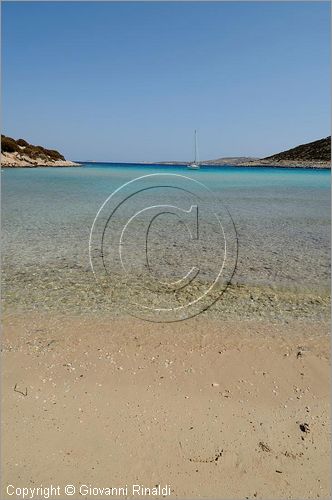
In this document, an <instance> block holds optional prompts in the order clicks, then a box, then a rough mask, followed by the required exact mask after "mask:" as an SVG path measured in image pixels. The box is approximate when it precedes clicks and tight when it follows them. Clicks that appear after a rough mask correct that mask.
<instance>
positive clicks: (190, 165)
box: [187, 130, 200, 170]
mask: <svg viewBox="0 0 332 500" xmlns="http://www.w3.org/2000/svg"><path fill="white" fill-rule="evenodd" d="M187 168H191V169H192V170H197V169H198V168H200V167H199V162H198V154H197V130H195V160H194V161H193V163H189V165H187Z"/></svg>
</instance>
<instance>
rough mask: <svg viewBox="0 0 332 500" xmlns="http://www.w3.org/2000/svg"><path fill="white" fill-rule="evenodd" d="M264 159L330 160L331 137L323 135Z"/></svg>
mask: <svg viewBox="0 0 332 500" xmlns="http://www.w3.org/2000/svg"><path fill="white" fill-rule="evenodd" d="M264 160H273V161H284V160H291V161H319V162H330V161H331V137H325V139H320V140H318V141H313V142H308V143H307V144H301V145H300V146H296V147H295V148H292V149H288V150H287V151H283V152H282V153H278V154H275V155H272V156H268V157H266V158H264Z"/></svg>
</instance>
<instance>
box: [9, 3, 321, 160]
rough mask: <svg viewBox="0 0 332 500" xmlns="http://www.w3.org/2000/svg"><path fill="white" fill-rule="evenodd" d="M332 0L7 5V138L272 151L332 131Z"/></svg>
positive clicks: (181, 151)
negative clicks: (331, 1)
mask: <svg viewBox="0 0 332 500" xmlns="http://www.w3.org/2000/svg"><path fill="white" fill-rule="evenodd" d="M329 21H330V5H329V3H328V2H315V1H313V2H272V3H270V2H234V3H233V2H228V3H227V2H219V3H216V2H211V3H201V2H200V3H196V2H192V3H191V2H189V3H188V2H184V3H158V2H155V3H152V2H142V3H112V2H110V3H105V2H100V3H97V2H91V3H90V2H88V3H87V2H58V3H56V2H45V3H40V2H36V3H28V2H23V3H18V2H17V3H16V2H15V3H9V2H6V3H2V27H3V28H2V41H3V45H2V46H3V49H2V81H3V95H2V100H3V133H5V134H6V135H10V136H12V137H15V138H19V137H23V138H25V139H27V140H28V141H30V142H32V143H34V144H41V145H43V146H45V147H51V148H55V149H59V150H60V151H61V152H63V153H64V154H65V156H66V157H68V158H70V159H78V160H85V159H91V160H100V161H103V160H104V161H107V160H109V161H135V160H136V161H144V160H146V161H155V160H171V159H178V160H186V159H189V158H191V157H192V149H193V148H192V143H193V129H194V128H197V129H198V131H199V146H200V157H201V159H207V158H216V157H220V156H242V155H251V156H264V155H268V154H272V153H274V152H278V151H280V150H284V149H287V148H289V147H292V146H295V145H297V144H299V143H303V142H308V141H311V140H315V139H318V138H321V137H325V136H327V135H329V134H330V89H329V86H330V74H329V73H330V68H329V56H330V54H329V36H330V33H329V31H330V28H329Z"/></svg>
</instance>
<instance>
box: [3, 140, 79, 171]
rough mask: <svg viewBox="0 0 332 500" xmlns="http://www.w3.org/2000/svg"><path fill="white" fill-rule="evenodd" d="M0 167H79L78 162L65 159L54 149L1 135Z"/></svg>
mask: <svg viewBox="0 0 332 500" xmlns="http://www.w3.org/2000/svg"><path fill="white" fill-rule="evenodd" d="M1 166H2V167H76V166H77V167H79V166H80V164H79V163H75V162H73V161H69V160H66V159H65V157H64V156H63V155H62V154H61V153H59V152H58V151H56V150H54V149H46V148H44V147H42V146H34V145H33V144H29V143H28V142H27V141H25V140H24V139H18V140H15V139H13V138H12V137H6V136H5V135H1Z"/></svg>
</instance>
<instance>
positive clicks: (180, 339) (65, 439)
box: [2, 313, 330, 499]
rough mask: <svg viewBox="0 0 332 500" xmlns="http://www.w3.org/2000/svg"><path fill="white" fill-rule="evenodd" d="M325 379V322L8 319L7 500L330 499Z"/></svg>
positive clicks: (5, 353)
mask: <svg viewBox="0 0 332 500" xmlns="http://www.w3.org/2000/svg"><path fill="white" fill-rule="evenodd" d="M328 380H329V337H328V327H327V324H326V323H325V322H321V323H319V322H313V323H312V324H310V323H309V322H308V321H306V322H305V323H301V322H300V321H297V322H296V321H293V322H287V323H285V324H278V323H271V322H270V323H269V322H266V321H265V322H264V321H261V322H259V321H256V322H254V321H243V322H241V323H240V322H238V321H237V322H227V321H223V322H221V321H209V320H207V319H206V317H202V316H199V317H197V318H196V319H193V320H189V321H185V322H180V323H178V324H176V325H174V324H173V325H167V324H159V325H156V324H153V323H148V322H143V321H140V320H135V319H132V318H117V319H115V318H114V317H113V318H112V317H109V318H108V317H107V316H104V317H100V316H98V317H93V316H91V315H89V316H82V315H80V316H76V317H75V316H73V317H70V316H67V317H63V316H55V315H54V314H53V315H52V316H50V315H42V316H41V315H37V314H35V315H34V314H33V313H30V314H22V315H17V314H15V315H10V314H8V315H7V317H5V319H4V337H3V377H2V398H3V405H4V408H6V411H5V413H4V414H3V431H2V432H3V446H2V456H3V479H2V498H10V497H9V495H8V494H7V492H6V487H7V485H8V484H10V485H12V486H13V487H15V488H16V487H23V486H28V487H37V486H41V485H43V486H49V485H51V484H53V485H59V487H60V491H63V489H64V487H65V485H67V484H70V485H74V486H75V488H76V493H75V495H74V496H72V497H71V498H75V499H76V498H87V499H88V498H95V496H94V495H92V494H89V490H88V489H87V488H89V487H90V488H93V487H97V488H106V487H114V488H119V487H124V486H125V485H127V495H125V496H121V497H122V498H139V495H136V494H134V495H133V494H132V490H131V488H132V485H134V484H136V485H137V484H140V485H143V486H144V487H151V488H152V487H155V486H156V485H161V487H163V486H165V485H168V486H169V488H170V496H171V497H172V498H318V497H320V498H329V497H330V485H329V480H328V477H329V473H328V471H329V467H330V454H329V451H330V445H329V396H328V394H329V382H328ZM80 488H81V490H80ZM10 491H12V490H10ZM106 497H107V496H106V495H102V494H99V495H98V498H106ZM154 497H155V498H161V497H162V495H160V496H159V495H156V496H154ZM11 498H13V497H11ZM54 498H55V497H54ZM63 498H64V495H63Z"/></svg>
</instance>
